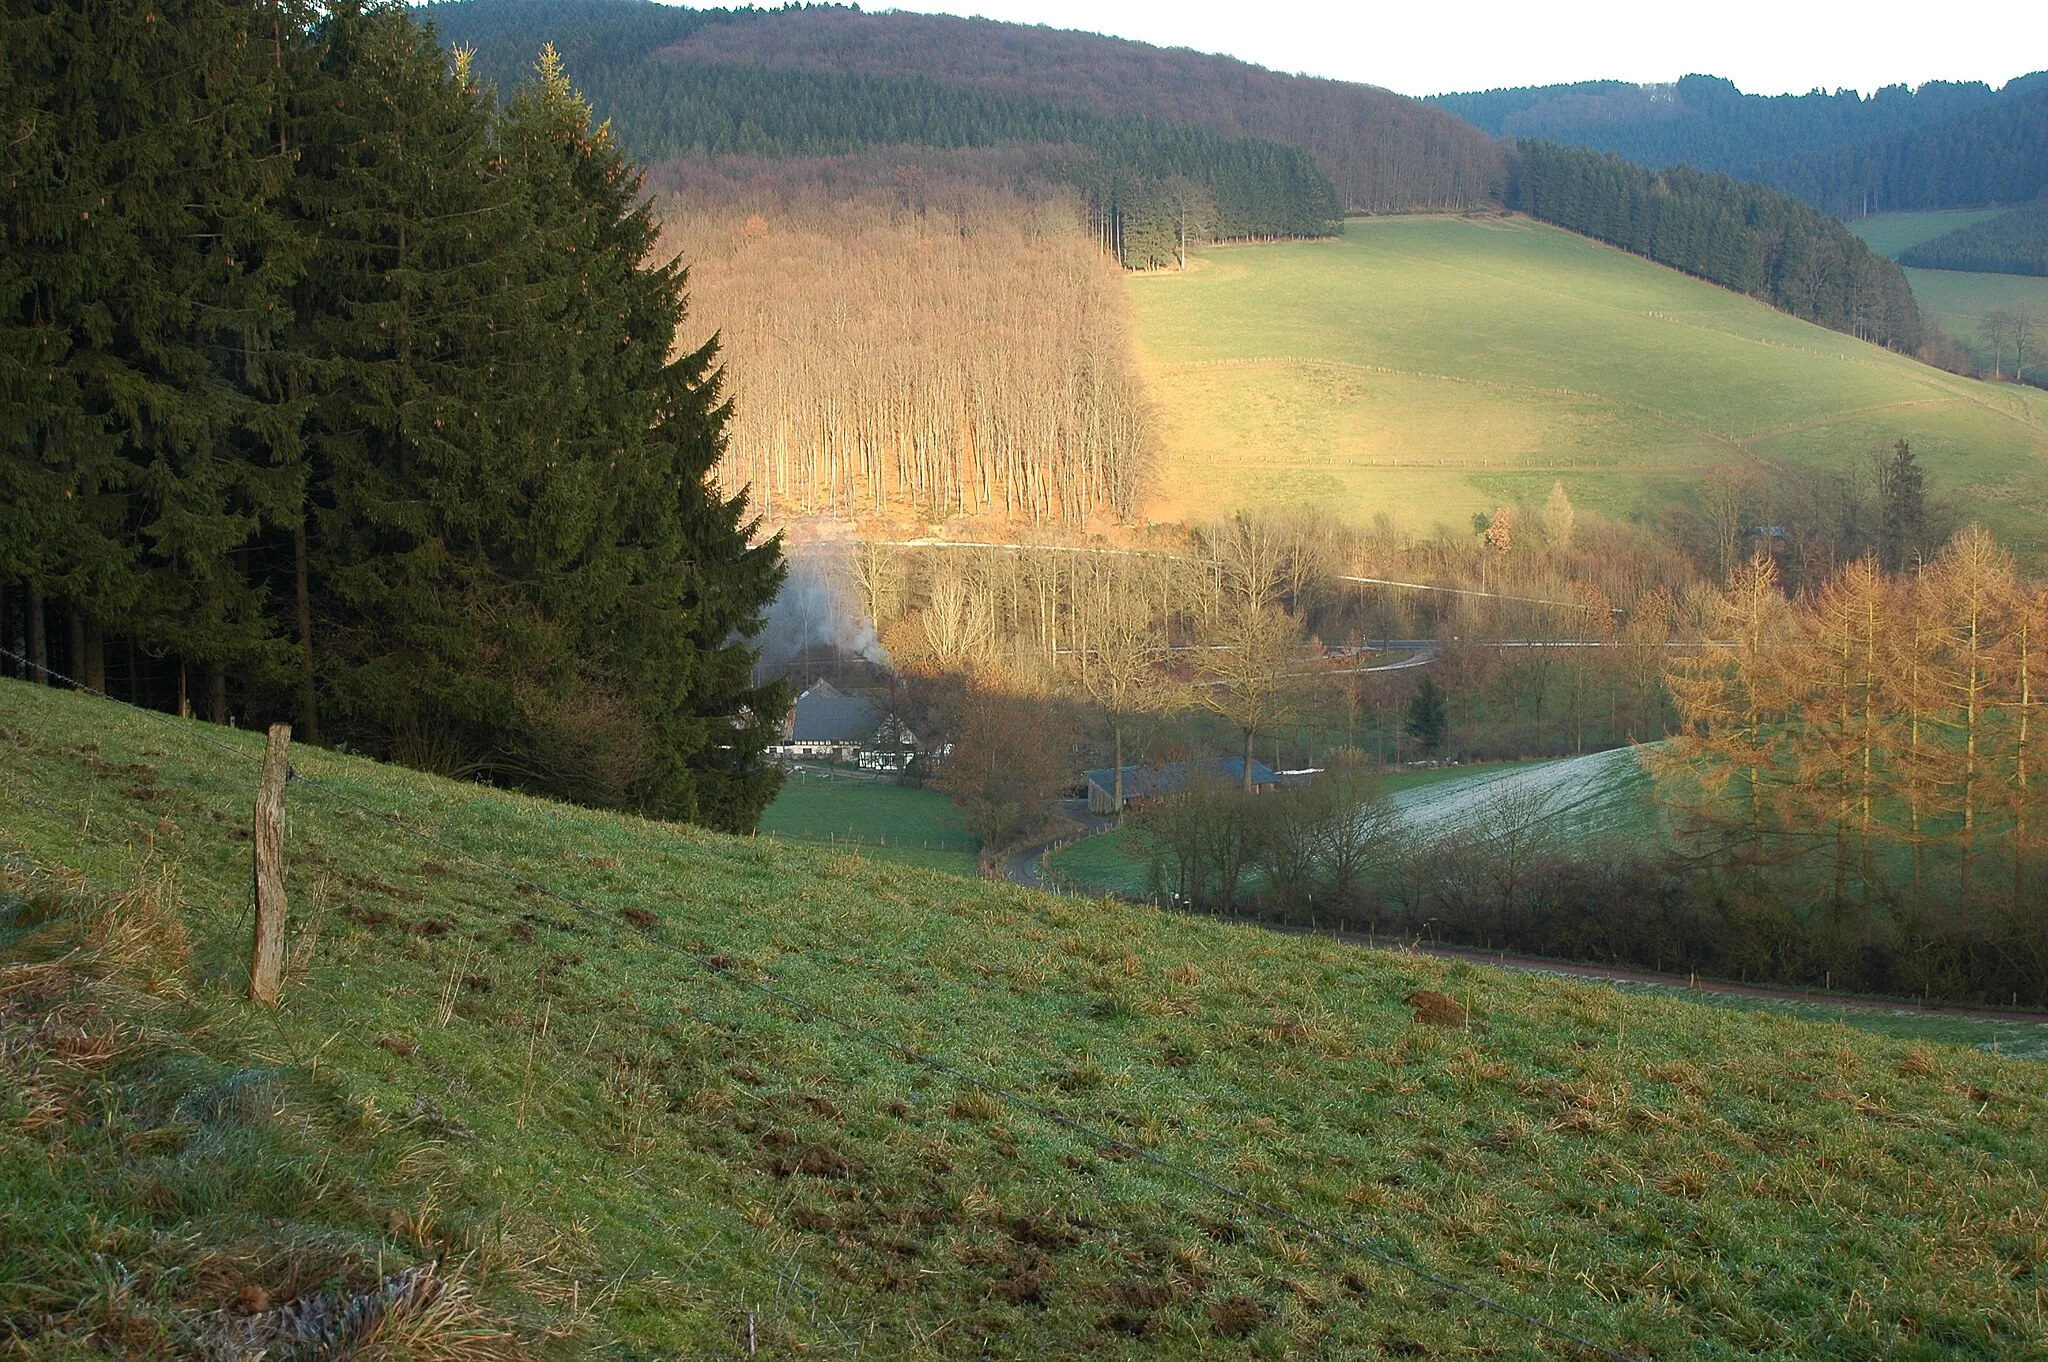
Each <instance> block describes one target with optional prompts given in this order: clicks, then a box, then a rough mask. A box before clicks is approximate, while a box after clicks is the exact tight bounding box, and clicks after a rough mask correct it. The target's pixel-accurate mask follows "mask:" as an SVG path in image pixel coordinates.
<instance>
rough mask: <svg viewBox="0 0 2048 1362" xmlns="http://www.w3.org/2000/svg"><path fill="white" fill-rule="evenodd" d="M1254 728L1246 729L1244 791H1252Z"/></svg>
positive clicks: (1248, 792)
mask: <svg viewBox="0 0 2048 1362" xmlns="http://www.w3.org/2000/svg"><path fill="white" fill-rule="evenodd" d="M1253 736H1254V734H1253V730H1251V729H1249V728H1247V729H1246V730H1245V731H1244V792H1245V793H1246V794H1250V793H1251V792H1252V738H1253Z"/></svg>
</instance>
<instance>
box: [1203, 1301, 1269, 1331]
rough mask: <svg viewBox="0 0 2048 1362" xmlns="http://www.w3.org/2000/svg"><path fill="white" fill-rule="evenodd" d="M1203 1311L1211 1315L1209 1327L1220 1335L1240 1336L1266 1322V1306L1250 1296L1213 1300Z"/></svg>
mask: <svg viewBox="0 0 2048 1362" xmlns="http://www.w3.org/2000/svg"><path fill="white" fill-rule="evenodd" d="M1202 1313H1203V1314H1205V1315H1207V1316H1208V1317H1209V1327H1210V1328H1211V1329H1214V1330H1215V1331H1216V1332H1217V1333H1218V1334H1219V1335H1221V1336H1222V1337H1224V1338H1239V1337H1242V1336H1243V1335H1245V1334H1248V1333H1250V1332H1251V1331H1252V1330H1254V1329H1256V1328H1258V1327H1259V1325H1260V1324H1261V1323H1263V1322H1264V1320H1265V1318H1266V1307H1265V1306H1263V1305H1260V1304H1259V1303H1258V1302H1257V1301H1255V1300H1253V1299H1252V1298H1251V1297H1250V1296H1232V1297H1231V1298H1230V1299H1228V1300H1221V1301H1211V1302H1210V1303H1209V1304H1207V1305H1205V1306H1203V1307H1202Z"/></svg>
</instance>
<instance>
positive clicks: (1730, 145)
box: [1429, 75, 1998, 179]
mask: <svg viewBox="0 0 2048 1362" xmlns="http://www.w3.org/2000/svg"><path fill="white" fill-rule="evenodd" d="M1997 98H1998V95H1997V94H1996V93H1995V92H1994V91H1993V90H1992V89H1991V87H1990V86H1988V85H1986V84H1984V83H1983V82H1981V81H1965V82H1958V81H1938V80H1937V81H1928V82H1927V83H1926V84H1925V85H1922V86H1920V87H1919V88H1918V89H1908V88H1907V87H1905V86H1903V85H1894V86H1889V87H1887V88H1885V89H1882V90H1879V91H1877V92H1876V93H1875V94H1873V95H1872V96H1870V97H1869V98H1867V99H1866V98H1864V97H1863V96H1862V95H1861V94H1860V93H1858V92H1857V91H1855V90H1837V91H1834V92H1833V93H1829V92H1827V91H1823V90H1815V91H1813V92H1812V93H1810V94H1803V95H1755V94H1745V93H1743V92H1742V91H1741V90H1739V89H1737V88H1736V86H1735V85H1734V83H1733V82H1731V81H1727V80H1723V79H1721V78H1719V77H1716V76H1703V75H1690V76H1686V77H1684V78H1682V79H1680V80H1677V81H1674V82H1672V83H1670V84H1668V85H1667V84H1658V85H1636V84H1632V83H1630V82H1628V81H1619V80H1593V81H1581V82H1578V83H1577V84H1572V85H1542V86H1523V87H1520V88H1514V89H1502V90H1480V91H1472V92H1469V93H1463V94H1450V95H1437V96H1435V97H1433V98H1432V99H1431V100H1430V101H1429V102H1430V103H1432V104H1435V105H1437V106H1439V107H1441V108H1444V109H1448V110H1450V111H1451V112H1452V113H1455V114H1457V115H1458V116H1459V117H1461V118H1464V119H1466V120H1468V121H1470V122H1471V123H1472V124H1473V125H1474V126H1475V127H1478V128H1480V129H1482V130H1484V131H1486V132H1488V133H1491V134H1492V135H1494V136H1496V137H1537V138H1542V139H1543V140H1545V141H1549V142H1559V143H1562V144H1564V145H1566V146H1576V147H1591V148H1593V149H1594V150H1596V151H1611V152H1615V153H1616V154H1618V155H1620V156H1623V157H1626V158H1627V159H1628V160H1631V161H1634V162H1636V163H1637V164H1638V165H1644V166H1648V167H1650V168H1651V169H1653V170H1661V169H1663V168H1664V167H1665V166H1669V165H1677V164H1679V163H1681V162H1683V163H1684V164H1686V165H1691V166H1696V167H1698V168H1699V169H1701V170H1718V171H1722V172H1724V173H1726V174H1729V175H1736V176H1740V177H1743V178H1746V179H1755V178H1757V176H1758V172H1759V171H1760V170H1761V169H1762V168H1763V167H1765V166H1767V165H1768V164H1770V163H1771V162H1773V161H1777V160H1782V159H1784V158H1786V157H1788V156H1792V155H1796V154H1798V153H1801V152H1812V151H1821V150H1825V149H1828V148H1831V147H1838V146H1845V145H1852V144H1854V143H1858V142H1864V141H1868V140H1870V139H1872V138H1876V137H1883V136H1886V135H1889V134H1892V133H1897V132H1903V131H1909V130H1911V129H1913V128H1918V127H1922V126H1925V125H1926V124H1929V123H1936V122H1940V121H1942V120H1944V119H1947V118H1953V117H1956V116H1959V115H1962V114H1967V113H1974V112H1976V111H1977V110H1979V109H1982V108H1984V107H1985V106H1987V105H1989V104H1991V103H1993V102H1995V101H1996V100H1997Z"/></svg>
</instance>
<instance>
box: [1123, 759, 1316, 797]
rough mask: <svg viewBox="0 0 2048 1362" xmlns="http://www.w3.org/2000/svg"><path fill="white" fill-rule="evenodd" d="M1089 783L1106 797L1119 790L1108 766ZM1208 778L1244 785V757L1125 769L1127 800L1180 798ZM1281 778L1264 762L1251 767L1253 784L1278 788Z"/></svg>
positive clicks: (1255, 762) (1125, 793) (1255, 763)
mask: <svg viewBox="0 0 2048 1362" xmlns="http://www.w3.org/2000/svg"><path fill="white" fill-rule="evenodd" d="M1087 774H1088V783H1089V784H1091V785H1097V786H1100V787H1101V788H1102V791H1103V793H1105V794H1107V793H1109V792H1110V791H1112V790H1114V789H1115V788H1116V768H1115V767H1113V766H1105V767H1103V768H1102V769H1101V770H1098V771H1090V772H1088V773H1087ZM1201 777H1208V778H1210V779H1213V780H1217V781H1220V782H1222V783H1225V784H1229V785H1242V784H1243V783H1244V758H1243V757H1210V758H1208V759H1207V760H1204V761H1169V762H1164V763H1161V764H1159V765H1156V766H1126V767H1124V798H1125V799H1152V798H1156V797H1157V796H1159V795H1167V794H1177V793H1179V792H1180V791H1182V790H1185V789H1186V788H1187V787H1188V785H1189V784H1190V783H1191V782H1193V781H1194V780H1196V779H1198V778H1201ZM1279 780H1280V777H1278V776H1276V775H1274V774H1273V768H1272V767H1270V766H1268V765H1266V763H1264V762H1262V761H1254V762H1253V763H1252V784H1254V785H1274V784H1278V783H1279Z"/></svg>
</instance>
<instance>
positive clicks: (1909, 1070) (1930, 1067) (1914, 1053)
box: [1899, 1045, 1941, 1078]
mask: <svg viewBox="0 0 2048 1362" xmlns="http://www.w3.org/2000/svg"><path fill="white" fill-rule="evenodd" d="M1899 1077H1901V1078H1939V1077H1941V1061H1940V1060H1938V1059H1936V1058H1935V1057H1934V1052H1933V1051H1932V1050H1929V1049H1928V1048H1927V1047H1926V1046H1924V1045H1916V1046H1914V1047H1913V1048H1912V1049H1910V1050H1908V1051H1906V1053H1905V1057H1904V1058H1902V1059H1900V1060H1899Z"/></svg>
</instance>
